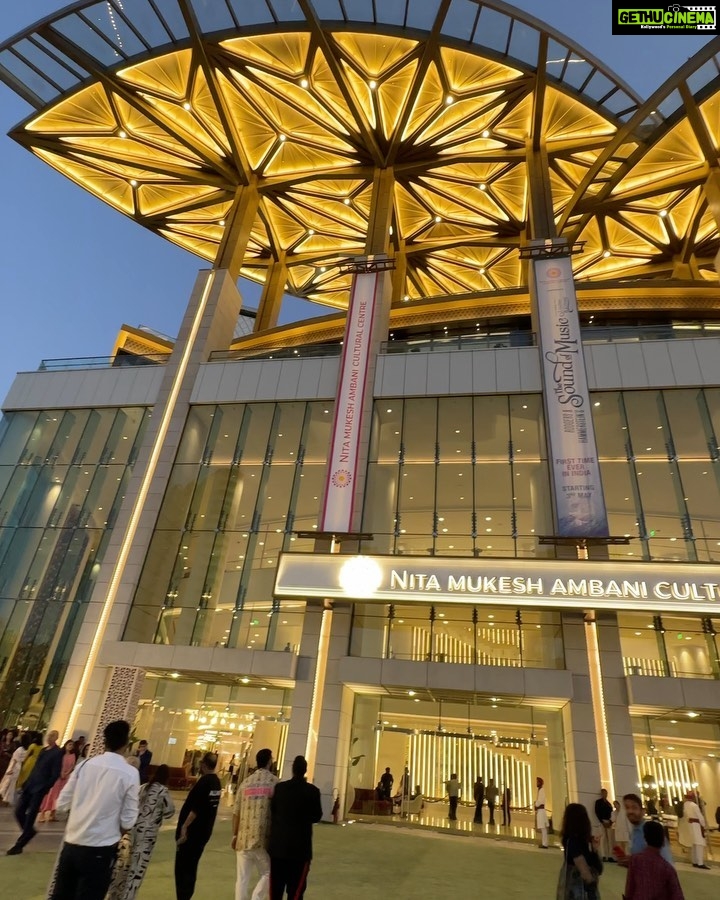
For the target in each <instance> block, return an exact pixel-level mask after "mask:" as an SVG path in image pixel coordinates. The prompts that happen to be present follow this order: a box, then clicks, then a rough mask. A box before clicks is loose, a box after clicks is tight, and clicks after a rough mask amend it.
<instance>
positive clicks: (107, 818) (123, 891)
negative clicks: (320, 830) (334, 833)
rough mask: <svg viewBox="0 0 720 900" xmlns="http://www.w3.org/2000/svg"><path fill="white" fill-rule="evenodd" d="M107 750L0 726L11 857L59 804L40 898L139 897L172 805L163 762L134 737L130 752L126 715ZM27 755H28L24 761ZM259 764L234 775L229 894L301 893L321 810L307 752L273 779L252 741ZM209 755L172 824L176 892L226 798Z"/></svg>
mask: <svg viewBox="0 0 720 900" xmlns="http://www.w3.org/2000/svg"><path fill="white" fill-rule="evenodd" d="M103 738H104V752H102V753H99V754H97V755H95V756H91V757H90V758H88V752H87V751H88V746H87V744H86V742H85V739H84V738H81V739H79V740H78V741H77V742H73V741H68V742H67V743H66V744H65V745H64V747H62V748H61V747H59V746H58V744H57V740H58V734H57V732H54V731H51V732H49V733H48V735H47V737H46V740H45V744H44V746H43V741H42V736H40V735H36V734H31V733H26V734H23V735H20V734H18V733H17V732H16V731H7V730H6V731H4V732H3V733H2V735H1V736H0V756H2V758H3V760H4V762H5V765H4V766H3V768H4V769H5V771H4V772H2V773H1V774H2V777H1V780H0V796H2V797H3V802H4V803H5V804H6V805H10V804H14V814H15V818H16V820H17V823H18V826H19V828H20V835H19V837H18V839H17V841H16V842H15V844H14V845H13V846H12V847H11V848H10V849H9V850H7V851H6V852H7V855H9V856H16V855H18V854H20V853H22V852H23V850H24V848H25V847H26V846H27V844H28V843H29V842H30V841H31V840H32V839H33V838H34V837H35V835H36V834H37V831H36V829H35V824H36V820H37V819H38V815H39V814H42V813H47V814H50V815H52V817H54V816H55V814H56V813H57V814H58V815H63V814H67V824H66V826H65V834H64V840H63V843H62V845H61V847H60V851H59V853H58V857H57V860H56V864H55V869H54V871H53V875H52V878H51V881H50V885H49V888H48V895H47V896H48V900H135V897H136V895H137V892H138V889H139V888H140V886H141V884H142V882H143V879H144V877H145V874H146V872H147V869H148V864H149V862H150V859H151V857H152V853H153V849H154V847H155V844H156V841H157V838H158V834H159V831H160V826H161V825H162V823H163V821H164V820H166V819H169V818H171V817H172V816H173V815H174V814H175V806H174V804H173V800H172V797H171V796H170V792H169V790H168V782H169V775H170V770H169V768H168V766H166V765H160V766H155V767H153V766H151V761H152V751H151V750H150V749H149V747H148V744H147V741H140V743H139V744H138V747H137V749H136V750H135V752H134V753H132V754H129V742H130V725H129V724H128V723H127V722H124V721H117V722H111V723H110V724H109V725H108V726H107V727H106V728H105V730H104V733H103ZM28 759H30V760H31V763H32V765H26V763H27V761H28ZM256 763H257V768H255V769H254V770H252V771H251V773H250V774H249V776H248V777H247V778H246V779H245V780H244V781H243V782H242V783H241V784H239V785H237V790H236V792H235V802H234V808H233V827H232V847H233V849H234V850H235V851H236V857H237V880H236V898H237V900H245V898H249V897H250V894H251V892H252V897H253V898H254V900H260V898H263V900H264V898H267V897H268V896H269V897H271V898H272V900H281V898H282V897H284V896H285V895H286V894H287V897H289V898H293V900H301V898H302V897H303V895H304V892H305V886H306V884H307V877H308V872H309V869H310V862H311V860H312V827H313V824H314V823H315V822H319V821H320V819H321V818H322V806H321V803H320V792H319V790H318V789H317V788H316V787H315V786H314V785H312V784H309V783H308V782H307V780H306V773H307V762H306V761H305V759H304V757H302V756H298V757H296V758H295V760H294V761H293V765H292V777H291V778H290V779H289V780H287V781H282V782H281V781H279V779H278V778H277V776H276V775H275V774H274V773H273V770H274V768H275V766H274V762H273V758H272V751H271V750H269V749H264V750H260V751H259V752H258V753H257V755H256ZM216 767H217V756H216V755H215V754H214V753H205V755H204V756H203V757H202V758H201V760H200V765H199V776H198V778H197V779H196V781H195V783H194V784H193V785H192V787H191V788H190V790H189V792H188V794H187V797H186V798H185V802H184V803H183V805H182V807H181V809H180V812H179V815H178V818H177V825H176V828H175V893H176V897H177V900H190V898H192V896H193V894H194V893H195V885H196V880H197V873H198V866H199V863H200V860H201V858H202V855H203V852H204V850H205V847H206V845H207V843H208V841H209V840H210V837H211V836H212V833H213V829H214V826H215V820H216V817H217V811H218V806H219V803H220V798H221V796H222V785H221V782H220V778H219V777H218V775H217V774H216V771H215V769H216Z"/></svg>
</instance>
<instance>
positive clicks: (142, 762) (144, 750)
mask: <svg viewBox="0 0 720 900" xmlns="http://www.w3.org/2000/svg"><path fill="white" fill-rule="evenodd" d="M137 758H138V771H139V772H140V784H147V782H148V777H149V773H148V767H149V766H150V763H151V762H152V750H150V748H149V747H148V742H147V741H140V743H139V744H138V749H137Z"/></svg>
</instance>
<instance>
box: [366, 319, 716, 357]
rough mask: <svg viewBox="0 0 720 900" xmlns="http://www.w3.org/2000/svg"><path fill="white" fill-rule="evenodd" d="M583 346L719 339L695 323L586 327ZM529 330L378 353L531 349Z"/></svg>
mask: <svg viewBox="0 0 720 900" xmlns="http://www.w3.org/2000/svg"><path fill="white" fill-rule="evenodd" d="M580 334H581V336H582V342H583V344H608V343H633V342H636V341H673V340H686V339H689V338H720V323H718V322H697V323H691V324H687V325H684V324H683V325H672V324H660V325H607V326H604V325H590V326H586V327H584V328H581V329H580ZM536 343H537V339H536V335H535V334H534V332H532V331H508V332H499V333H495V334H487V333H485V334H457V335H422V336H420V335H418V337H416V338H408V339H406V340H391V341H385V342H384V343H383V344H382V346H381V350H380V352H381V353H385V354H390V353H430V352H433V351H440V352H442V351H448V350H505V349H509V348H516V347H534V346H535V345H536Z"/></svg>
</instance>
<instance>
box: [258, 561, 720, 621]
mask: <svg viewBox="0 0 720 900" xmlns="http://www.w3.org/2000/svg"><path fill="white" fill-rule="evenodd" d="M275 593H276V596H278V597H323V598H326V599H333V598H340V599H344V600H348V599H350V600H362V601H363V602H372V601H377V602H382V603H398V602H424V603H433V604H437V603H473V604H478V603H490V604H493V605H501V606H502V605H506V606H510V605H512V606H515V607H516V608H517V607H520V606H533V607H538V608H541V607H549V608H570V609H584V608H587V607H588V606H589V605H591V606H592V608H593V609H603V608H605V609H635V610H646V611H652V612H660V611H662V610H663V609H664V610H666V611H667V610H674V611H675V612H687V611H692V612H696V613H699V614H704V615H718V612H720V570H719V569H718V568H717V567H716V566H701V565H687V564H680V565H673V566H660V565H656V564H648V563H618V562H617V561H609V560H608V561H596V560H547V561H540V560H523V559H518V560H500V559H482V560H481V559H478V560H475V559H472V560H471V559H452V558H438V557H434V558H432V559H415V560H412V561H410V560H403V559H398V558H397V557H393V556H344V555H342V554H318V553H314V554H303V553H284V554H282V555H281V557H280V563H279V568H278V575H277V581H276V585H275Z"/></svg>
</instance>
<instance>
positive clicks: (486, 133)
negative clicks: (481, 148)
mask: <svg viewBox="0 0 720 900" xmlns="http://www.w3.org/2000/svg"><path fill="white" fill-rule="evenodd" d="M482 136H483V137H484V138H489V137H490V132H489V130H488V129H487V128H486V129H485V131H483V133H482Z"/></svg>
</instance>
